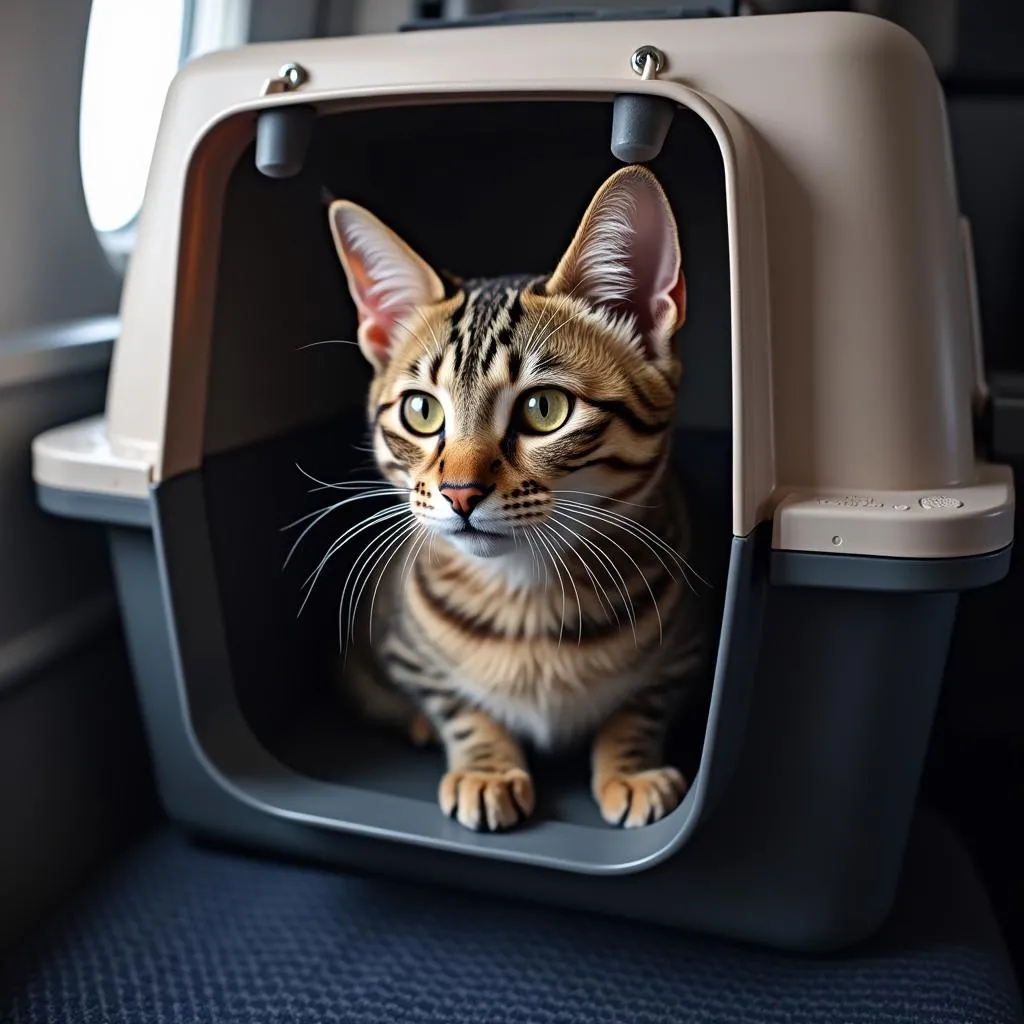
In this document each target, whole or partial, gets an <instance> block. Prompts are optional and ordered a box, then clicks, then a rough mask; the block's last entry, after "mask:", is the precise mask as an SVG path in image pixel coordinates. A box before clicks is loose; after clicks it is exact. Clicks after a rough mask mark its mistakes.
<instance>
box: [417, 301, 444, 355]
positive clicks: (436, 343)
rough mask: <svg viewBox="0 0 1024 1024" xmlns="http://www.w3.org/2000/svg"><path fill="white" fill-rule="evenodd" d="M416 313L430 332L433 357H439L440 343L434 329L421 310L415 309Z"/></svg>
mask: <svg viewBox="0 0 1024 1024" xmlns="http://www.w3.org/2000/svg"><path fill="white" fill-rule="evenodd" d="M416 312H417V313H419V315H420V319H421V320H422V321H423V323H424V324H425V325H426V328H427V330H428V331H430V336H431V338H433V339H434V351H433V355H434V356H435V357H437V356H439V355H440V354H441V342H440V340H439V339H438V337H437V333H436V332H435V331H434V328H433V327H432V326H431V323H430V321H429V320H428V319H427V315H426V314H425V313H424V312H423V310H422V309H420V307H419V306H417V307H416Z"/></svg>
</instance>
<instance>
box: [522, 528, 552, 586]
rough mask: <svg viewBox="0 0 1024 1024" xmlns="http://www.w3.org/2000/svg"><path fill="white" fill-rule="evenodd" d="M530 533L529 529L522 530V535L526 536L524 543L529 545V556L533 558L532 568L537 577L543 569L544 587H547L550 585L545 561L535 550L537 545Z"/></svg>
mask: <svg viewBox="0 0 1024 1024" xmlns="http://www.w3.org/2000/svg"><path fill="white" fill-rule="evenodd" d="M530 533H531V531H530V530H529V529H526V530H525V531H524V532H523V537H525V538H526V543H527V544H528V545H529V546H530V556H531V558H532V559H533V568H534V571H535V573H536V574H537V576H538V579H539V576H540V570H541V569H543V570H544V588H545V589H547V587H548V586H549V585H550V576H549V574H548V566H547V562H545V561H544V560H543V558H541V557H540V555H539V553H538V550H537V546H536V545H535V544H534V542H533V538H532V537H531V536H530Z"/></svg>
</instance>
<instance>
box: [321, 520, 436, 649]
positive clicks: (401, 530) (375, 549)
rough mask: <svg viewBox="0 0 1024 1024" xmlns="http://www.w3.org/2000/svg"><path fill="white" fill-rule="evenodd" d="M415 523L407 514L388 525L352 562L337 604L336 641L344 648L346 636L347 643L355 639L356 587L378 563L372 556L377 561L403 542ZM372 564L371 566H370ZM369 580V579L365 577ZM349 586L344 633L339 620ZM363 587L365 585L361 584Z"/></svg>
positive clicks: (357, 600) (357, 595) (359, 592)
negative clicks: (403, 518) (375, 559)
mask: <svg viewBox="0 0 1024 1024" xmlns="http://www.w3.org/2000/svg"><path fill="white" fill-rule="evenodd" d="M416 525H417V524H416V522H415V520H414V519H413V517H412V513H411V512H410V513H409V519H408V520H403V521H401V522H398V523H392V524H389V525H388V526H387V527H386V528H385V529H384V530H383V531H382V532H381V533H378V534H377V535H376V536H375V537H373V538H371V539H370V540H369V541H368V542H367V544H366V545H365V546H364V547H363V549H362V551H360V552H359V554H358V555H356V557H355V559H354V560H353V562H352V566H351V567H350V569H349V571H348V575H347V576H346V577H345V582H344V584H342V588H341V598H340V600H339V603H338V619H339V636H338V641H339V643H340V644H341V645H342V646H343V647H344V645H345V643H346V640H345V638H346V636H347V637H348V639H349V641H352V640H354V639H355V622H356V611H357V607H358V603H359V597H360V596H361V595H362V590H359V591H358V593H357V589H356V588H357V587H359V581H360V580H361V579H362V578H363V575H364V573H365V572H366V571H367V570H369V572H370V573H372V572H373V569H374V568H375V567H376V565H377V564H378V562H374V561H373V559H374V556H378V561H379V558H380V557H383V554H384V553H386V552H387V551H388V550H390V548H391V545H393V544H394V543H396V542H397V541H401V540H403V539H404V538H405V537H406V536H407V535H408V534H410V533H411V532H412V531H413V530H414V529H415V528H416ZM371 563H372V565H371ZM367 578H369V577H367ZM350 584H351V587H352V592H351V598H350V601H351V603H350V605H349V621H348V629H347V630H345V631H342V630H341V620H342V618H343V616H344V611H345V601H346V595H348V593H349V585H350ZM363 586H364V587H365V583H364V584H363Z"/></svg>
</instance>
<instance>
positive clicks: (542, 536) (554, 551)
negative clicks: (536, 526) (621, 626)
mask: <svg viewBox="0 0 1024 1024" xmlns="http://www.w3.org/2000/svg"><path fill="white" fill-rule="evenodd" d="M540 530H541V532H539V533H538V534H537V537H538V539H541V540H543V541H544V542H545V543H546V544H548V545H549V547H550V550H551V554H552V555H553V556H554V557H555V558H557V559H558V561H559V562H560V563H561V565H562V568H563V569H565V575H566V576H568V578H569V583H570V584H571V586H572V589H573V593H575V595H576V611H577V613H578V619H579V635H578V637H577V639H576V646H577V647H579V646H581V645H582V644H583V602H582V601H581V600H580V591H579V588H578V587H577V586H576V581H575V580H574V579H573V575H572V573H571V572H570V571H569V566H567V565H566V564H565V559H564V558H562V556H561V554H560V553H559V551H558V545H557V543H556V541H558V540H560V538H559V537H558V534H557V533H555V532H554V531H553V530H551V528H550V526H548V525H547V524H545V523H541V524H540ZM544 531H548V532H550V533H551V535H552V536H553V537H554V538H555V541H552V540H551V538H550V537H547V536H546V535H545V532H544ZM556 570H557V566H556ZM559 575H561V574H559ZM564 627H565V605H564V603H563V605H562V628H563V629H564ZM558 640H559V643H561V640H562V630H561V629H560V630H559V631H558Z"/></svg>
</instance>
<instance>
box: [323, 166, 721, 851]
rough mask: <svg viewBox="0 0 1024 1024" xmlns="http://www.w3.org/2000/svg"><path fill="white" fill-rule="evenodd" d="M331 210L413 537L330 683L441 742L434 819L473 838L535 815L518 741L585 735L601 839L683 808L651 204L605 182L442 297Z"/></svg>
mask: <svg viewBox="0 0 1024 1024" xmlns="http://www.w3.org/2000/svg"><path fill="white" fill-rule="evenodd" d="M328 215H329V220H330V227H331V232H332V236H333V239H334V243H335V247H336V250H337V254H338V257H339V258H340V261H341V265H342V267H343V269H344V273H345V277H346V280H347V283H348V287H349V291H350V293H351V296H352V299H353V300H354V302H355V306H356V312H357V315H358V322H359V327H358V344H359V347H360V349H361V350H362V353H363V355H364V356H365V357H366V359H367V360H368V361H369V363H370V365H371V367H372V369H373V381H372V384H371V387H370V393H369V401H368V418H369V424H370V430H371V432H372V437H373V451H374V455H375V458H376V462H377V464H378V467H379V469H380V472H381V473H382V474H383V476H384V477H385V479H386V480H387V481H389V483H390V485H393V487H394V490H395V491H396V492H397V494H398V495H399V496H400V498H401V504H402V508H403V509H404V511H403V512H400V513H389V514H391V515H392V520H391V523H392V536H394V535H396V534H399V535H400V534H401V530H402V529H403V528H404V529H405V531H406V536H407V539H408V535H409V534H410V533H411V534H412V538H411V541H410V544H411V546H408V547H407V549H406V548H402V549H401V550H404V551H405V554H404V557H400V558H392V559H389V563H390V564H391V565H393V566H401V565H403V563H404V571H395V570H392V569H389V570H388V572H387V576H388V579H387V582H386V583H385V584H384V585H383V586H381V587H379V588H378V591H377V594H376V595H375V601H376V614H375V615H374V617H373V622H372V631H373V630H375V632H372V635H373V644H372V658H373V663H372V664H369V665H367V664H364V665H363V666H362V667H357V668H356V669H355V670H354V671H353V672H351V674H350V676H351V678H350V679H349V681H348V682H347V684H346V685H348V686H349V688H350V691H351V693H352V694H354V695H355V696H356V699H357V700H358V702H359V704H360V706H361V707H362V709H363V711H364V712H365V713H367V714H368V715H370V716H371V717H374V718H376V719H379V720H384V721H389V722H391V723H392V724H397V725H401V726H403V727H405V728H407V729H408V730H409V731H410V734H411V735H412V736H413V737H414V738H416V739H417V740H418V741H421V742H423V741H426V740H428V739H431V738H433V739H436V740H438V741H439V742H440V743H441V744H442V745H443V747H444V751H445V754H446V759H447V771H446V772H445V773H444V775H443V777H442V778H441V780H440V785H439V790H438V802H439V804H440V808H441V811H442V812H444V813H445V814H446V815H449V816H450V817H453V818H455V819H456V820H457V821H458V822H460V823H461V824H462V825H464V826H466V827H467V828H469V829H473V830H478V831H497V830H501V829H507V828H511V827H513V826H515V825H516V824H517V823H519V822H521V821H523V820H525V819H526V818H528V817H529V815H530V814H531V813H532V811H533V809H534V804H535V792H534V784H533V779H532V776H531V774H530V769H529V766H528V762H527V759H526V755H525V753H524V744H529V745H532V746H533V747H536V748H539V749H541V750H554V749H559V748H563V747H565V746H567V745H569V744H571V743H573V742H575V741H577V740H578V739H580V738H581V737H587V736H589V737H591V738H592V755H591V789H592V793H593V796H594V799H595V800H596V802H597V805H598V807H599V809H600V813H601V815H602V816H603V818H604V820H605V821H607V822H609V823H611V824H614V825H620V826H624V827H636V826H641V825H645V824H648V823H650V822H653V821H657V820H659V819H661V818H663V817H664V816H665V815H667V814H669V813H670V812H671V811H672V810H674V809H675V808H676V807H677V806H678V804H679V803H680V801H681V799H682V797H683V796H684V794H685V792H686V789H687V781H686V780H685V779H684V777H683V776H682V774H681V773H680V772H679V771H678V770H677V769H676V768H674V767H671V766H669V765H666V764H664V763H663V750H662V747H663V744H664V739H665V733H666V729H667V728H668V726H669V724H670V721H671V718H672V715H673V712H674V711H675V709H676V708H677V706H678V704H679V703H680V701H681V699H682V698H683V697H684V696H685V695H686V694H687V692H688V691H692V689H693V684H694V682H695V680H696V679H697V678H699V676H700V671H701V665H702V664H703V657H704V647H705V644H704V640H705V634H704V630H703V629H702V628H701V626H700V624H699V616H698V614H697V609H696V606H695V591H694V590H693V589H692V587H691V585H690V579H689V575H690V574H689V571H688V567H687V564H686V562H685V558H686V556H687V554H688V548H689V543H690V541H689V525H688V518H687V513H686V508H685V505H684V501H683V497H682V494H681V492H680V488H679V485H678V483H677V481H676V479H675V476H674V474H673V472H672V470H671V468H670V464H669V456H670V441H671V436H672V425H673V411H674V407H675V400H676V391H677V387H678V384H679V380H680V376H681V364H680V361H679V359H678V357H677V354H676V352H675V348H674V344H673V338H674V335H675V334H676V331H677V330H678V329H679V328H680V326H681V325H682V323H683V321H684V319H685V314H686V285H685V278H684V275H683V271H682V265H681V251H680V243H679V240H678V231H677V227H676V222H675V218H674V216H673V213H672V210H671V208H670V206H669V202H668V199H667V197H666V195H665V193H664V191H663V190H662V187H661V185H660V184H659V183H658V181H657V179H656V178H655V176H654V175H653V173H652V172H651V171H649V170H648V169H647V168H644V167H642V166H639V165H637V166H628V167H624V168H622V169H620V170H619V171H617V172H616V173H615V174H613V175H612V176H611V177H610V178H609V179H608V180H607V181H605V183H604V184H603V185H602V186H601V188H600V189H599V190H598V192H597V193H596V195H595V196H594V198H593V200H592V201H591V203H590V205H589V207H588V208H587V210H586V212H585V214H584V217H583V220H582V222H581V223H580V225H579V229H578V231H577V232H576V235H575V237H574V238H573V240H572V242H571V244H570V246H569V248H568V250H567V251H566V252H565V254H564V255H563V256H562V258H561V260H560V261H559V263H558V265H557V267H556V268H555V270H554V272H553V273H552V274H549V275H546V276H536V277H520V278H512V277H510V278H499V279H489V280H466V281H458V280H456V279H454V278H448V279H447V280H446V279H445V278H444V277H443V276H442V275H441V274H439V273H437V272H435V270H434V269H432V268H431V267H430V266H429V265H428V264H427V263H426V262H425V261H424V260H423V259H422V258H420V257H419V256H418V255H417V254H416V253H415V252H413V250H412V249H411V248H410V247H409V246H408V245H407V244H406V243H405V242H404V241H403V240H402V239H401V238H399V237H398V235H397V234H395V233H394V232H393V231H391V230H390V229H389V228H388V227H386V226H385V225H384V224H383V223H382V222H381V221H380V220H379V219H377V217H376V216H375V215H374V214H372V213H370V212H369V211H368V210H366V209H364V208H363V207H361V206H359V205H357V204H355V203H353V202H350V201H347V200H335V201H333V202H332V203H331V204H330V207H329V210H328ZM396 516H397V519H398V520H399V522H404V527H403V526H396V525H395V517H396ZM385 518H386V517H385ZM417 537H418V539H419V540H418V543H413V542H414V541H416V538H417ZM428 541H429V543H428ZM394 543H395V544H398V543H399V542H398V541H397V540H396V541H395V542H394ZM378 561H379V559H378ZM381 673H383V677H384V678H383V679H382V675H381Z"/></svg>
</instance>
